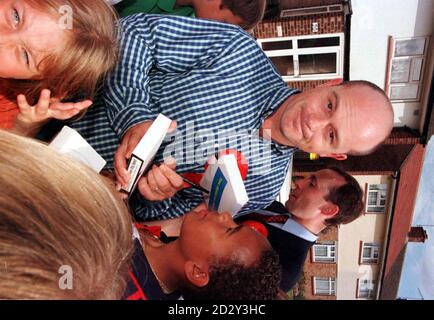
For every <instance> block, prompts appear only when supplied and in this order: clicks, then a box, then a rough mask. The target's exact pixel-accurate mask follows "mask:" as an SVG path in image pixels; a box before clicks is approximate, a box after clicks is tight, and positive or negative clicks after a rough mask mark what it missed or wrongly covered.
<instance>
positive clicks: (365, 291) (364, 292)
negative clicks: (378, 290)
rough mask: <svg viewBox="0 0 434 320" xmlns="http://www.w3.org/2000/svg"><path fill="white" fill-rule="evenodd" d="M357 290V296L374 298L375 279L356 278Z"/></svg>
mask: <svg viewBox="0 0 434 320" xmlns="http://www.w3.org/2000/svg"><path fill="white" fill-rule="evenodd" d="M358 281H359V285H358V287H359V290H358V292H357V298H364V299H373V298H375V280H360V279H359V280H358Z"/></svg>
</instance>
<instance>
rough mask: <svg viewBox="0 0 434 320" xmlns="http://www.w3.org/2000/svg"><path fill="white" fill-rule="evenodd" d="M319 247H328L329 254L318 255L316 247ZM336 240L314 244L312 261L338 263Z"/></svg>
mask: <svg viewBox="0 0 434 320" xmlns="http://www.w3.org/2000/svg"><path fill="white" fill-rule="evenodd" d="M318 247H326V250H327V256H326V257H324V256H317V255H316V254H315V253H316V252H315V249H316V248H318ZM336 248H337V246H336V242H335V241H323V242H320V243H317V244H314V245H313V247H312V261H313V262H319V263H336V259H337V254H336Z"/></svg>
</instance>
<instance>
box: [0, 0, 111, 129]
mask: <svg viewBox="0 0 434 320" xmlns="http://www.w3.org/2000/svg"><path fill="white" fill-rule="evenodd" d="M0 16H1V17H2V19H1V20H0V62H1V63H0V128H7V129H11V128H13V129H14V131H16V132H18V133H20V134H25V135H31V134H32V133H34V131H35V130H36V129H35V127H40V126H41V125H42V124H44V123H45V122H47V121H48V120H49V119H50V118H56V119H61V120H64V119H68V118H71V117H73V116H75V115H77V114H78V113H79V112H80V111H82V110H84V109H86V108H88V107H89V106H90V105H91V104H92V101H91V99H93V96H94V94H95V90H96V88H97V84H98V82H99V80H100V79H101V77H102V76H104V75H105V74H106V73H107V72H108V71H109V70H110V69H111V68H112V67H113V66H114V65H115V62H116V55H117V31H116V29H117V28H116V21H117V15H116V13H115V12H114V10H113V9H112V7H111V6H110V5H108V4H107V3H106V1H105V0H92V1H83V0H44V1H40V0H2V1H0ZM77 95H80V96H83V97H84V98H85V99H86V100H84V101H82V102H79V103H60V100H61V99H63V100H64V99H67V98H70V97H76V96H77ZM17 97H18V98H17ZM53 97H54V98H55V99H52V98H53ZM5 99H6V101H4V100H5ZM7 100H9V102H10V101H13V102H17V105H15V108H12V109H11V106H10V105H8V104H7V102H8V101H7ZM4 104H6V106H4ZM2 105H3V107H2ZM18 107H19V108H18ZM3 113H4V114H3ZM11 113H12V115H15V116H16V119H17V120H18V121H17V122H15V123H14V122H13V121H11V119H15V118H13V117H11ZM14 127H16V128H14ZM36 131H37V130H36Z"/></svg>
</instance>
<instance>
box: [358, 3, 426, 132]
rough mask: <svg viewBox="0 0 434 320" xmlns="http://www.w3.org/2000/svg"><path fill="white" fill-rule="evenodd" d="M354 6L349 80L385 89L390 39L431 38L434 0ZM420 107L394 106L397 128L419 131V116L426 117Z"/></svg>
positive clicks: (419, 105)
mask: <svg viewBox="0 0 434 320" xmlns="http://www.w3.org/2000/svg"><path fill="white" fill-rule="evenodd" d="M351 3H352V9H353V15H352V23H351V25H352V29H351V55H350V79H351V80H358V79H364V80H369V81H372V82H374V83H375V84H376V85H378V86H379V87H380V88H383V89H384V88H385V81H386V68H387V61H388V41H389V36H393V37H416V36H426V35H432V32H433V27H434V22H433V21H434V19H433V16H434V0H405V1H396V0H380V1H378V0H352V1H351ZM431 40H432V39H431ZM431 42H432V41H431ZM431 45H432V44H431ZM425 71H426V70H425ZM425 78H426V77H425ZM425 80H426V79H425ZM426 82H427V81H425V85H426ZM425 87H426V86H425ZM422 100H423V99H422ZM421 106H424V104H421V103H399V104H394V110H395V125H396V126H404V125H407V126H409V127H411V128H414V129H417V128H419V123H420V114H423V113H424V110H420V108H421ZM417 110H418V111H419V112H418V111H417Z"/></svg>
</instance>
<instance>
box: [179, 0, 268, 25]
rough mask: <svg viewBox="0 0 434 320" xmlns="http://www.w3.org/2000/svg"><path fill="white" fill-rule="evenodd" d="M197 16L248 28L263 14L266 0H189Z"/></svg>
mask: <svg viewBox="0 0 434 320" xmlns="http://www.w3.org/2000/svg"><path fill="white" fill-rule="evenodd" d="M177 2H179V3H181V2H189V3H190V4H191V5H192V6H193V7H194V10H195V14H196V16H197V17H198V18H202V19H210V20H217V21H220V22H225V23H232V24H237V25H239V26H241V27H242V28H244V29H246V30H249V29H252V28H254V27H255V26H256V25H257V24H258V23H259V21H261V19H262V17H263V16H264V12H265V6H266V2H267V1H266V0H190V1H180V0H178V1H177Z"/></svg>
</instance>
